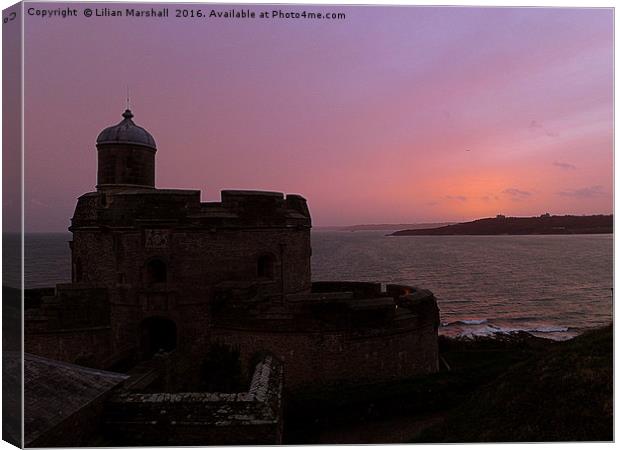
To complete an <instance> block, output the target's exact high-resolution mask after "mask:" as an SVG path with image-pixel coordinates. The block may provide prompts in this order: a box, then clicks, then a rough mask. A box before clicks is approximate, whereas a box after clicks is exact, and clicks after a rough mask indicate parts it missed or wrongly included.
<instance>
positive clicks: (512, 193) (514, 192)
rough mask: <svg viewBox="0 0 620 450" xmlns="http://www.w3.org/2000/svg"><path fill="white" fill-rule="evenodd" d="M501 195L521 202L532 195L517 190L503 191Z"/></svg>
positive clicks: (508, 189)
mask: <svg viewBox="0 0 620 450" xmlns="http://www.w3.org/2000/svg"><path fill="white" fill-rule="evenodd" d="M502 194H505V195H509V196H510V197H511V198H512V200H514V201H518V200H523V199H524V198H527V197H530V196H531V195H532V193H531V192H528V191H523V190H521V189H517V188H507V189H504V190H503V191H502Z"/></svg>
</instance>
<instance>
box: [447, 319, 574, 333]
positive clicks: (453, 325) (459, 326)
mask: <svg viewBox="0 0 620 450" xmlns="http://www.w3.org/2000/svg"><path fill="white" fill-rule="evenodd" d="M442 329H443V330H444V331H445V334H447V335H452V336H491V335H494V334H511V333H519V332H526V333H532V334H545V335H549V336H550V337H551V336H554V335H556V336H561V335H562V334H564V333H572V332H576V331H577V329H576V328H572V327H567V326H561V325H534V324H523V325H522V326H519V325H516V324H515V325H514V326H510V325H499V326H498V325H495V324H493V323H488V320H487V319H468V320H456V321H453V322H445V323H442Z"/></svg>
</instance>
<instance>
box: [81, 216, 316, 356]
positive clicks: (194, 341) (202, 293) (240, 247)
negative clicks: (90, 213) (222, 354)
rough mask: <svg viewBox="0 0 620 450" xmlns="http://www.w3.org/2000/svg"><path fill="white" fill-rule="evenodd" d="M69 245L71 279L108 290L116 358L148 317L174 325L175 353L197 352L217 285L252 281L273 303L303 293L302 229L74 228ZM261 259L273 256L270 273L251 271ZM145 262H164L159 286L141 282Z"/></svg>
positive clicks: (132, 344)
mask: <svg viewBox="0 0 620 450" xmlns="http://www.w3.org/2000/svg"><path fill="white" fill-rule="evenodd" d="M71 247H72V257H73V265H74V270H73V274H74V275H73V276H74V281H78V279H79V280H80V282H88V283H91V284H96V285H103V286H107V287H108V292H109V299H110V305H111V311H112V312H111V323H112V327H113V328H112V338H113V339H112V348H113V353H114V354H115V358H116V359H122V358H124V357H127V356H129V355H131V354H132V353H135V352H136V350H137V349H139V347H140V345H141V339H142V338H143V336H142V335H141V330H140V324H141V323H142V322H143V320H145V319H147V318H149V317H164V318H168V319H170V320H172V321H173V322H174V323H175V325H176V327H177V348H178V349H179V350H180V352H181V353H189V354H194V355H202V354H204V352H205V349H206V348H207V347H208V341H209V327H210V320H211V319H210V317H211V316H210V307H211V303H212V300H213V296H214V292H215V289H216V286H217V285H218V284H219V283H222V282H233V283H240V284H243V283H248V282H254V283H257V285H258V289H259V290H260V294H261V295H262V296H266V297H269V296H274V297H275V298H280V296H281V293H282V292H284V293H285V294H286V293H297V292H304V291H308V290H310V284H311V283H310V233H309V230H308V229H295V228H292V229H288V228H282V229H279V228H275V229H274V228H256V229H223V230H218V231H217V232H211V231H209V230H205V229H198V230H192V229H186V228H173V227H170V228H165V227H159V228H156V229H155V228H149V229H143V230H140V229H137V230H136V229H133V230H122V231H121V230H119V231H103V230H101V229H78V230H75V231H74V240H73V242H72V245H71ZM264 255H269V256H270V258H272V259H273V265H272V267H271V269H270V276H259V275H260V274H259V273H258V261H259V258H261V257H262V256H264ZM153 260H158V261H161V262H162V263H163V264H165V267H166V275H165V281H152V280H149V274H148V272H149V268H148V264H149V262H150V261H153ZM284 269H285V270H284ZM78 275H79V276H78Z"/></svg>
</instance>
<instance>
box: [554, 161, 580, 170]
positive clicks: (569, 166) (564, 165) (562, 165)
mask: <svg viewBox="0 0 620 450" xmlns="http://www.w3.org/2000/svg"><path fill="white" fill-rule="evenodd" d="M553 165H554V166H556V167H559V168H560V169H564V170H575V169H576V168H577V166H574V165H573V164H569V163H564V162H560V161H553Z"/></svg>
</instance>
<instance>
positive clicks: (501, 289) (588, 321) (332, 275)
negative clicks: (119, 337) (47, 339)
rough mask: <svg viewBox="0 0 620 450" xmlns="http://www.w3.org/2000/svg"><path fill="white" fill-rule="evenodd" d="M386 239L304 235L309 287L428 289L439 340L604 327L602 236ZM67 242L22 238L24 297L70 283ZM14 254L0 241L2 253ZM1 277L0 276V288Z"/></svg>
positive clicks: (563, 333) (608, 279) (608, 259)
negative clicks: (365, 284)
mask: <svg viewBox="0 0 620 450" xmlns="http://www.w3.org/2000/svg"><path fill="white" fill-rule="evenodd" d="M388 233H389V231H355V232H348V231H313V232H312V278H313V280H314V281H330V280H347V281H376V282H381V283H400V284H407V285H412V286H417V287H421V288H425V289H429V290H431V291H432V292H433V293H434V294H435V296H436V298H437V301H438V305H439V308H440V317H441V326H440V330H439V331H440V334H443V335H448V336H472V335H478V336H485V335H492V334H494V333H509V332H514V331H526V332H529V333H532V334H534V335H537V336H542V337H548V338H551V339H556V340H563V339H568V338H571V337H574V336H576V335H578V334H580V333H582V332H583V331H585V330H587V329H590V328H596V327H600V326H603V325H607V324H609V323H611V321H612V318H613V235H611V234H608V235H528V236H398V237H396V236H387V235H386V234H388ZM70 240H71V235H70V234H69V233H33V234H27V235H26V240H25V254H26V259H25V265H24V280H25V285H26V287H27V288H34V287H48V286H53V285H55V284H56V283H64V282H68V281H70V278H71V269H70V267H71V262H70V251H69V244H68V241H70ZM7 244H8V245H7ZM15 245H17V244H16V242H12V241H11V240H10V239H8V240H5V253H10V251H11V246H13V247H14V246H15ZM5 261H6V260H5ZM5 267H6V268H8V266H6V262H5ZM10 278H11V274H10V273H5V283H6V282H7V281H10ZM9 284H11V283H9Z"/></svg>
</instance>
